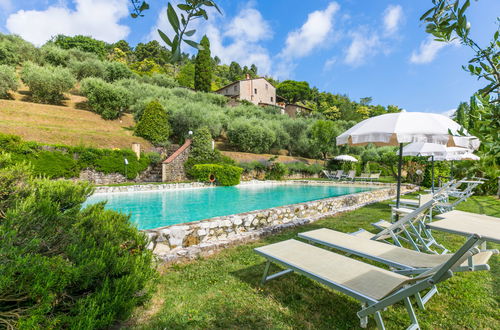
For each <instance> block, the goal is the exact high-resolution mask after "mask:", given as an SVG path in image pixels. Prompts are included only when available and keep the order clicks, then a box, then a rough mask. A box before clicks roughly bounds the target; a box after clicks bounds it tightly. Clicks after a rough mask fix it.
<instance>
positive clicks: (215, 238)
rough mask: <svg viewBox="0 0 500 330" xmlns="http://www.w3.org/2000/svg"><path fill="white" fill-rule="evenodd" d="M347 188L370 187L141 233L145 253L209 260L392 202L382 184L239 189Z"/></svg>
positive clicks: (390, 189) (105, 190)
mask: <svg viewBox="0 0 500 330" xmlns="http://www.w3.org/2000/svg"><path fill="white" fill-rule="evenodd" d="M277 184H279V185H284V184H285V185H307V184H310V185H336V186H339V185H350V186H356V187H370V188H376V189H373V190H369V191H364V192H359V193H355V194H349V195H343V196H337V197H330V198H324V199H318V200H314V201H310V202H304V203H298V204H292V205H284V206H278V207H273V208H269V209H263V210H255V211H250V212H245V213H240V214H233V215H226V216H220V217H215V218H210V219H204V220H200V221H194V222H187V223H183V224H176V225H171V226H166V227H160V228H155V229H147V230H143V232H145V233H146V235H147V236H148V238H149V241H150V244H149V248H150V249H152V250H153V252H154V253H155V254H156V255H157V256H158V257H159V259H160V260H162V261H163V262H164V263H173V262H179V261H185V260H191V259H195V258H197V257H200V256H209V255H212V254H214V253H217V252H218V251H220V250H221V249H224V248H226V247H229V246H233V245H238V244H244V243H247V242H250V241H254V240H258V239H260V238H261V237H264V236H267V235H270V234H273V233H276V232H279V231H282V230H284V229H286V228H290V227H295V226H300V225H304V224H307V223H311V222H314V221H317V220H319V219H321V218H325V217H329V216H332V215H335V214H337V213H341V212H345V211H350V210H354V209H357V208H360V207H363V206H365V205H368V204H372V203H376V202H379V201H383V200H387V199H391V198H394V197H395V195H396V185H395V184H388V183H355V184H353V183H344V182H332V181H311V180H290V181H246V182H242V183H241V184H240V185H277ZM210 187H213V185H209V184H204V183H198V182H194V183H179V184H164V185H137V186H118V187H116V186H115V187H98V188H97V189H96V193H97V194H109V193H130V192H142V191H144V192H146V191H148V192H150V191H162V190H171V189H193V188H197V189H199V188H210ZM417 189H418V187H417V186H415V185H403V186H402V187H401V190H402V193H403V194H405V193H409V192H412V191H415V190H417Z"/></svg>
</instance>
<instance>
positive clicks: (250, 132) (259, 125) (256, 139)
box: [227, 118, 276, 153]
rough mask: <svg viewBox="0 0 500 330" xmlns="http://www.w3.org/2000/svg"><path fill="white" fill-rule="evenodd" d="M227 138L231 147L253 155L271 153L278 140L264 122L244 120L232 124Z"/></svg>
mask: <svg viewBox="0 0 500 330" xmlns="http://www.w3.org/2000/svg"><path fill="white" fill-rule="evenodd" d="M227 136H228V139H229V142H230V143H231V145H233V146H235V147H237V148H238V149H239V150H241V151H245V152H253V153H266V152H269V151H270V149H271V147H272V145H273V143H274V142H275V140H276V134H275V133H274V132H273V131H272V130H271V129H270V128H269V127H268V126H267V125H266V124H265V123H264V122H258V121H255V120H247V119H242V118H241V119H238V120H236V121H234V122H232V123H231V124H230V126H229V128H228V131H227Z"/></svg>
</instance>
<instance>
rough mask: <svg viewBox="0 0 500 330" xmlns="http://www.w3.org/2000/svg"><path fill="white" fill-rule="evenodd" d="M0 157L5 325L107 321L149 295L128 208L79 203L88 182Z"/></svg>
mask: <svg viewBox="0 0 500 330" xmlns="http://www.w3.org/2000/svg"><path fill="white" fill-rule="evenodd" d="M0 158H2V156H1V155H0ZM3 158H4V160H5V157H3ZM0 163H3V166H1V167H0V191H1V192H8V194H0V214H2V221H0V235H1V237H2V244H0V255H1V256H2V257H1V262H2V271H1V272H0V301H1V303H0V322H1V323H3V325H4V326H7V328H8V327H12V328H21V329H28V328H29V329H41V328H46V329H55V328H69V329H98V328H108V327H110V326H112V325H113V324H114V323H115V322H116V320H121V319H124V318H127V317H128V316H129V315H130V313H131V312H132V310H133V309H134V308H135V307H136V306H137V305H139V304H141V303H143V302H145V301H146V300H147V299H148V298H149V297H150V292H151V284H152V280H153V279H154V277H155V276H156V272H155V271H154V269H153V259H152V253H151V252H150V251H149V250H148V249H147V248H146V246H147V239H146V237H145V235H144V234H143V233H141V232H139V231H138V230H137V229H136V228H135V227H134V226H133V225H132V224H131V223H130V221H129V217H128V216H126V215H124V214H120V213H117V212H115V211H110V210H105V209H104V204H103V203H100V204H96V205H91V206H88V207H86V208H83V209H82V203H83V202H84V201H85V200H86V199H87V197H88V196H89V194H90V193H91V192H92V189H91V188H90V186H89V185H88V184H83V183H80V184H75V183H72V182H69V181H63V180H59V181H50V180H36V179H32V178H30V177H29V167H26V166H25V165H22V164H15V165H12V164H5V163H6V162H4V161H2V160H1V159H0Z"/></svg>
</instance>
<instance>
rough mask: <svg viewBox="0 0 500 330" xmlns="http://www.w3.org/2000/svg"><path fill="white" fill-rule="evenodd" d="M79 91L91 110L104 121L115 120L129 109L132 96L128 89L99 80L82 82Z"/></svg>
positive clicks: (89, 79) (86, 79) (90, 79)
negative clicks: (85, 98)
mask: <svg viewBox="0 0 500 330" xmlns="http://www.w3.org/2000/svg"><path fill="white" fill-rule="evenodd" d="M81 85H82V87H81V91H82V93H83V95H85V96H86V97H87V99H88V104H89V106H90V107H91V108H92V110H93V111H94V112H96V113H98V114H100V115H101V117H102V118H104V119H116V118H118V117H120V116H121V114H122V113H123V111H125V110H127V109H128V108H129V107H130V104H131V102H132V95H131V93H130V91H129V90H128V89H126V88H125V87H122V86H117V85H113V84H110V83H107V82H105V81H104V80H102V79H100V78H85V79H83V80H82V84H81Z"/></svg>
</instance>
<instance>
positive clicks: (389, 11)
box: [384, 5, 403, 34]
mask: <svg viewBox="0 0 500 330" xmlns="http://www.w3.org/2000/svg"><path fill="white" fill-rule="evenodd" d="M402 20H403V8H402V7H401V6H400V5H396V6H394V5H389V6H388V7H387V8H386V9H385V11H384V31H385V33H386V34H394V33H396V32H397V31H398V29H399V25H400V24H401V22H402Z"/></svg>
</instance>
